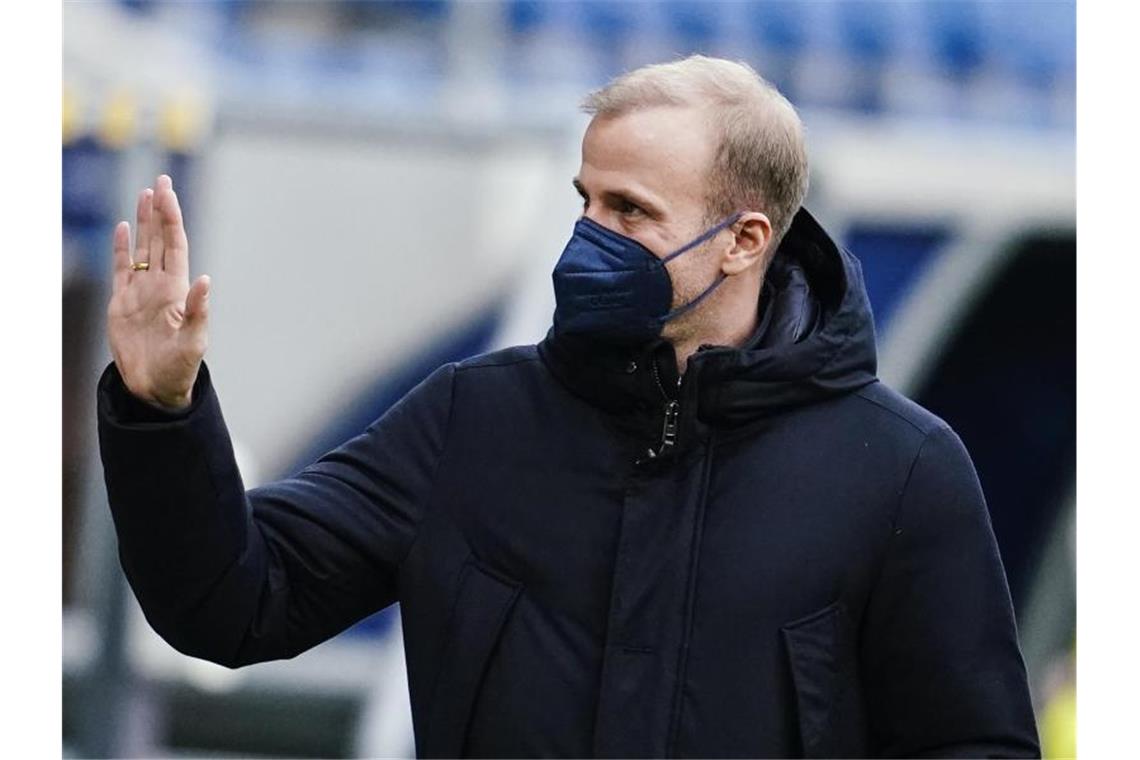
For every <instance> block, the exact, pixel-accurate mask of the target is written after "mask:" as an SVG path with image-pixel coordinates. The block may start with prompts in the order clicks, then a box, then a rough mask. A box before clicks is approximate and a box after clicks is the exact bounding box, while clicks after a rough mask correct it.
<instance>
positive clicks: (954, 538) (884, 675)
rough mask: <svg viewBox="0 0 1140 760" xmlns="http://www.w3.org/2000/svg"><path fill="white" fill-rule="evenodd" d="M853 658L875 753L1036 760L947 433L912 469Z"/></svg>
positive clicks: (967, 474) (997, 570) (992, 573)
mask: <svg viewBox="0 0 1140 760" xmlns="http://www.w3.org/2000/svg"><path fill="white" fill-rule="evenodd" d="M861 658H862V673H863V681H864V688H865V689H866V692H867V693H866V704H867V705H868V711H869V712H868V719H869V724H870V738H871V749H872V751H873V753H874V754H875V755H877V756H886V757H1040V749H1039V745H1038V739H1037V728H1036V724H1035V722H1034V717H1033V710H1032V706H1031V703H1030V696H1029V687H1028V682H1027V679H1026V673H1025V665H1024V663H1023V661H1022V657H1021V650H1020V648H1019V646H1018V642H1017V630H1016V626H1015V622H1014V616H1013V606H1012V603H1011V601H1010V596H1009V588H1008V585H1007V582H1006V577H1005V571H1004V569H1003V567H1002V563H1001V557H1000V556H999V554H998V546H997V542H996V540H995V539H994V534H993V529H992V527H991V525H990V518H989V512H988V511H987V509H986V504H985V499H984V497H983V496H982V490H981V486H980V484H979V482H978V477H977V474H976V473H975V471H974V466H973V463H972V462H971V461H970V457H969V454H967V452H966V449H965V446H963V444H962V441H961V440H960V439H959V438H958V436H957V435H956V434H955V433H954V432H953V431H952V430H950V429H949V428H946V427H941V428H938V429H936V430H934V431H933V432H931V433H929V434H928V435H927V437H926V439H925V440H924V441H923V444H922V446H921V448H920V449H919V452H918V454H917V457H916V459H915V460H914V462H913V464H912V467H911V471H910V475H909V477H908V480H907V483H906V485H905V487H904V490H903V493H902V498H901V502H900V505H899V510H898V513H897V516H896V520H895V525H894V530H893V535H892V536H891V544H890V545H889V547H888V549H887V552H886V556H885V559H884V560H883V566H882V570H881V575H880V577H879V580H878V582H877V584H876V585H875V587H874V589H873V590H872V593H871V598H870V601H869V603H868V607H867V610H866V616H865V618H864V623H863V636H862V644H861Z"/></svg>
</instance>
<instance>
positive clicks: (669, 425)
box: [646, 361, 685, 459]
mask: <svg viewBox="0 0 1140 760" xmlns="http://www.w3.org/2000/svg"><path fill="white" fill-rule="evenodd" d="M651 366H652V369H653V380H654V381H655V382H656V383H657V388H658V390H660V391H661V397H662V398H664V399H665V415H664V422H663V423H662V426H661V442H660V443H659V444H658V446H657V450H656V451H655V450H654V449H653V448H652V447H650V448H649V450H648V451H646V456H648V457H649V458H650V459H657V458H659V457H661V456H664V455H665V454H667V453H668V452H669V451H670V450H671V449H672V448H673V446H675V445H676V444H677V423H678V420H680V418H681V402H679V401H677V399H674V398H669V394H668V393H666V392H665V386H664V385H662V384H661V375H660V374H659V373H658V371H657V362H656V361H653V362H651ZM684 379H685V376H684V375H681V377H678V378H677V390H678V394H677V395H680V388H681V381H682V380H684Z"/></svg>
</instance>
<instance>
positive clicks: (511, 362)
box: [455, 356, 541, 373]
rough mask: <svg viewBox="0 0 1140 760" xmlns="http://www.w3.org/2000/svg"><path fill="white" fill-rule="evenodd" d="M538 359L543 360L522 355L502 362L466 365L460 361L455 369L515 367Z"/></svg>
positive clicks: (465, 370)
mask: <svg viewBox="0 0 1140 760" xmlns="http://www.w3.org/2000/svg"><path fill="white" fill-rule="evenodd" d="M537 361H541V359H540V358H539V357H538V356H523V357H520V358H518V359H508V360H504V361H501V362H487V363H482V362H480V363H478V364H468V365H466V366H464V365H462V364H459V363H456V365H455V371H456V372H457V373H458V372H469V371H471V370H475V369H494V368H495V367H513V366H514V365H516V364H526V363H527V362H537Z"/></svg>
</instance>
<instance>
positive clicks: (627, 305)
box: [554, 212, 741, 343]
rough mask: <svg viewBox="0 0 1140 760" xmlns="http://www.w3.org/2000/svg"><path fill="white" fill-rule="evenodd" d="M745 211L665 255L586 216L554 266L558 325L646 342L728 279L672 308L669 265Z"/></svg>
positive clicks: (604, 337) (617, 339) (566, 329)
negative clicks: (662, 255) (655, 252)
mask: <svg viewBox="0 0 1140 760" xmlns="http://www.w3.org/2000/svg"><path fill="white" fill-rule="evenodd" d="M740 216H741V212H737V213H735V214H733V215H732V216H730V217H728V218H727V219H725V220H724V221H722V222H720V223H719V224H717V225H716V226H715V227H712V228H711V229H709V230H707V231H706V232H704V233H702V234H701V235H700V236H699V237H697V238H696V239H695V240H693V241H691V242H689V243H686V244H685V245H683V246H681V247H680V248H678V249H677V250H676V251H674V252H673V253H670V254H669V255H668V256H666V257H665V258H662V259H659V258H657V257H656V256H654V255H653V252H652V251H650V250H649V249H648V248H646V247H645V246H643V245H642V244H641V243H639V242H637V241H636V240H634V239H633V238H628V237H626V236H625V235H621V234H619V233H617V232H614V231H612V230H608V229H606V228H605V227H603V226H602V225H600V224H598V223H597V222H594V221H592V220H590V219H587V218H586V217H582V218H581V219H579V220H578V223H577V224H575V225H574V234H573V235H572V236H571V238H570V242H568V243H567V244H566V248H565V249H564V250H563V251H562V256H561V258H559V259H558V263H557V264H556V265H555V266H554V301H555V309H554V330H555V332H556V333H561V334H579V335H584V336H590V337H594V338H599V339H602V340H606V341H609V342H614V343H641V342H645V341H648V340H652V339H653V338H656V337H658V336H659V335H660V334H661V329H662V328H663V327H664V326H665V323H666V322H668V321H669V320H671V319H675V318H676V317H679V316H680V315H682V314H684V313H685V312H686V311H689V310H690V309H692V308H694V307H695V306H696V305H697V304H699V303H700V302H701V301H703V300H704V299H705V298H707V297H708V296H709V295H710V294H711V293H712V292H713V291H714V290H716V288H717V286H718V285H720V284H721V283H722V282H724V273H723V272H721V273H720V274H718V275H717V278H716V279H715V280H714V281H713V283H712V284H711V285H709V286H708V287H707V288H705V290H704V291H703V292H702V293H701V294H700V295H698V296H697V297H696V298H694V299H693V300H692V301H689V303H687V304H684V305H683V306H679V307H677V308H676V309H672V310H670V308H669V307H670V306H672V305H673V281H672V279H670V277H669V270H668V269H666V268H665V264H666V263H668V262H669V261H672V260H673V259H675V258H677V257H678V256H680V255H681V254H683V253H686V252H688V251H691V250H692V249H694V248H696V247H697V246H698V245H700V244H701V243H704V242H705V241H706V240H708V239H710V238H711V237H712V236H713V235H716V234H717V233H718V232H720V231H721V230H723V229H724V228H726V227H728V226H729V225H730V224H732V223H733V222H735V221H736V220H737V219H739V218H740Z"/></svg>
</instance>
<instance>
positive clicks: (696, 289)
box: [574, 106, 731, 337]
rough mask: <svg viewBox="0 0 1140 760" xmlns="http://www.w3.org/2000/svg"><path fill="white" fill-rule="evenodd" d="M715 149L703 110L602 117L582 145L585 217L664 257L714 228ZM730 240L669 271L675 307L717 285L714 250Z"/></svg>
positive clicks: (724, 237)
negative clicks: (710, 202) (711, 172)
mask: <svg viewBox="0 0 1140 760" xmlns="http://www.w3.org/2000/svg"><path fill="white" fill-rule="evenodd" d="M714 149H715V143H714V140H713V136H712V130H711V128H710V125H709V123H708V115H707V113H705V112H703V111H701V110H698V109H695V108H689V107H676V106H663V107H655V108H648V109H644V110H639V111H633V112H631V113H626V114H622V115H620V116H598V117H595V118H594V120H593V121H591V122H590V126H589V127H588V128H587V129H586V135H585V137H584V138H583V139H582V166H581V168H580V169H579V170H578V176H577V177H576V178H575V180H574V186H575V188H576V189H577V190H578V192H579V193H580V194H581V195H582V199H583V202H584V210H583V215H584V216H586V217H588V218H589V219H591V220H592V221H594V222H597V223H598V224H600V225H602V226H603V227H606V228H607V229H610V230H613V231H614V232H618V233H621V234H622V235H626V236H627V237H631V238H633V239H634V240H637V241H638V242H639V243H641V244H642V245H644V246H645V247H646V248H648V249H649V250H650V251H652V252H653V254H654V255H655V256H657V257H658V258H664V257H665V256H667V255H668V254H670V253H672V252H673V251H675V250H677V249H678V248H680V247H681V246H683V245H685V244H686V243H688V242H689V241H691V240H692V239H693V238H695V237H697V236H698V235H700V234H701V233H702V232H703V231H704V230H705V229H706V227H707V226H709V220H708V219H707V218H706V207H705V199H706V197H707V196H706V192H707V187H708V186H707V182H708V179H707V175H708V168H709V166H710V165H711V162H712V159H713V155H714ZM730 236H731V233H730V232H727V231H723V232H721V233H720V234H719V235H717V236H715V237H714V238H713V239H712V240H711V241H708V242H707V243H705V244H704V245H701V246H699V247H698V248H697V249H695V250H693V251H691V252H689V253H686V254H685V255H684V256H679V257H678V258H676V259H674V260H673V261H671V262H669V263H668V264H667V265H666V266H667V267H668V269H669V276H670V278H671V279H672V281H673V307H674V308H675V307H677V306H679V305H682V304H684V303H688V302H689V301H690V300H692V299H693V298H695V297H696V296H697V295H698V294H700V293H701V291H703V290H704V289H705V288H706V287H708V286H709V285H710V284H711V283H712V282H713V280H714V279H715V278H716V276H717V274H718V272H719V271H720V263H719V257H718V256H715V255H710V251H709V249H710V248H712V249H714V250H718V251H719V250H721V249H724V248H726V246H727V245H728V243H727V241H729V240H731V237H730ZM714 246H715V248H714ZM678 321H680V320H678ZM670 324H674V323H670ZM666 329H667V330H668V327H667V328H666ZM666 337H669V335H668V332H667V333H666Z"/></svg>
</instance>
